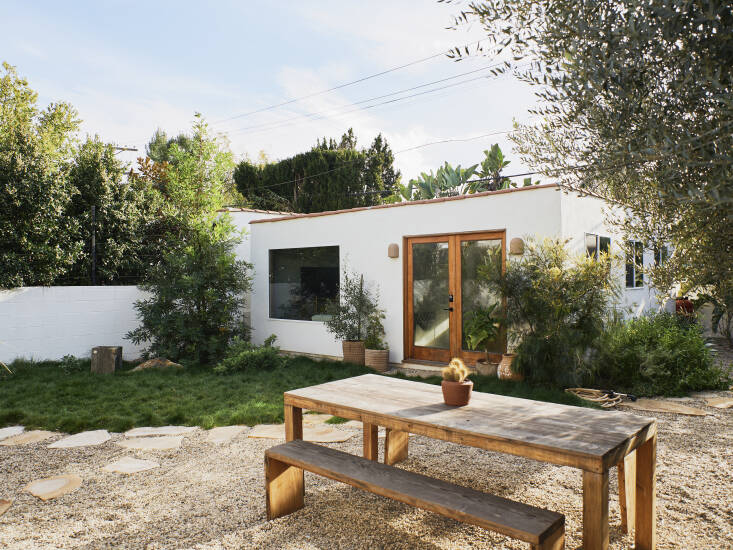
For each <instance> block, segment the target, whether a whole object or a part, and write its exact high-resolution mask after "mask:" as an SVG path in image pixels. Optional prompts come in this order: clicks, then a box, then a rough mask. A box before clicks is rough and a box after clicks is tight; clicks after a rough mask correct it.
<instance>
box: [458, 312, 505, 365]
mask: <svg viewBox="0 0 733 550" xmlns="http://www.w3.org/2000/svg"><path fill="white" fill-rule="evenodd" d="M497 307H499V304H491V305H490V306H489V307H487V308H481V309H475V310H473V311H472V312H471V313H470V314H469V316H468V318H467V319H466V321H465V322H464V324H463V332H464V333H465V334H466V342H467V343H468V347H469V348H470V349H472V350H478V349H480V350H483V351H484V353H486V362H487V363H488V362H490V358H489V353H490V352H491V351H492V349H493V348H494V346H495V345H496V340H497V338H498V337H499V336H500V335H501V318H500V317H499V315H498V313H497V312H496V308H497Z"/></svg>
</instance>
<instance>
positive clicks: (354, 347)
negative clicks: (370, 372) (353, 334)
mask: <svg viewBox="0 0 733 550" xmlns="http://www.w3.org/2000/svg"><path fill="white" fill-rule="evenodd" d="M341 345H342V348H343V350H344V363H354V364H355V365H363V364H364V342H362V341H360V340H358V341H354V340H343V341H342V342H341Z"/></svg>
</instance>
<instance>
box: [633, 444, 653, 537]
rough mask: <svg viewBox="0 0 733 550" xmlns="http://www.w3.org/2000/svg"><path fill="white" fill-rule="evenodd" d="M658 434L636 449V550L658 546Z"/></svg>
mask: <svg viewBox="0 0 733 550" xmlns="http://www.w3.org/2000/svg"><path fill="white" fill-rule="evenodd" d="M656 471H657V436H656V434H655V435H653V436H652V437H651V438H650V439H648V440H647V441H646V442H644V443H642V444H641V445H640V446H639V447H638V448H637V449H636V522H635V530H634V540H635V542H636V544H635V547H636V550H655V548H656V547H657V525H656V524H657V481H656Z"/></svg>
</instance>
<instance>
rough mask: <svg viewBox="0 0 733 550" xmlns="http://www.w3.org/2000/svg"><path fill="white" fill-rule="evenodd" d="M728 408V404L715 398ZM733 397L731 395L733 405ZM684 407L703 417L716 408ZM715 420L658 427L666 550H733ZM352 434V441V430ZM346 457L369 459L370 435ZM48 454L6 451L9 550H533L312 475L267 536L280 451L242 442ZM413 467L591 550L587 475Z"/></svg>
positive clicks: (416, 460)
mask: <svg viewBox="0 0 733 550" xmlns="http://www.w3.org/2000/svg"><path fill="white" fill-rule="evenodd" d="M717 393H718V394H719V395H726V394H725V393H724V392H717ZM727 395H731V394H730V393H728V394H727ZM686 404H689V405H691V406H699V407H704V401H702V400H693V401H690V402H688V403H686ZM707 410H708V411H709V412H711V415H710V416H707V417H689V416H681V415H673V414H655V415H654V416H655V417H656V418H657V419H658V421H659V445H658V481H657V487H658V540H659V544H658V547H659V548H660V549H665V548H668V549H695V548H701V549H722V548H733V527H732V526H733V499H732V498H731V494H733V478H732V476H733V410H719V409H712V408H707ZM341 429H348V428H341ZM353 431H354V433H355V436H354V437H353V438H352V439H351V440H349V441H348V442H346V443H341V444H334V447H336V448H339V449H342V450H344V451H348V452H351V453H355V454H359V453H360V452H361V437H360V432H359V431H358V430H353ZM120 438H121V436H120V435H119V434H115V435H114V436H113V439H112V440H111V441H108V442H107V443H104V444H102V445H100V446H98V447H89V448H80V449H48V448H47V447H46V445H48V443H50V442H52V441H53V439H49V440H47V441H46V442H44V443H38V444H33V445H28V446H26V447H0V472H2V478H1V479H0V498H13V499H15V502H14V503H13V506H12V507H11V508H10V510H9V511H8V512H7V513H6V514H5V515H4V516H2V517H0V548H12V549H16V548H17V549H21V548H22V549H35V548H83V549H87V548H89V549H91V548H146V549H157V548H197V549H222V548H227V549H229V548H287V549H294V548H303V549H326V548H328V549H332V548H336V549H352V548H353V549H357V548H358V549H379V548H382V549H386V548H398V549H437V548H451V549H466V548H472V549H478V548H505V549H508V548H526V547H527V546H526V545H525V544H522V543H520V542H518V541H514V540H511V539H508V538H506V537H502V536H499V535H496V534H493V533H490V532H488V531H485V530H483V529H480V528H477V527H473V526H470V525H463V524H460V523H457V522H455V521H452V520H449V519H445V518H443V517H441V516H438V515H435V514H431V513H428V512H423V511H421V510H416V509H414V508H412V507H410V506H407V505H403V504H400V503H396V502H393V501H391V500H388V499H384V498H380V497H377V496H375V495H372V494H369V493H366V492H363V491H360V490H357V489H353V488H351V487H348V486H346V485H343V484H339V483H336V482H332V481H330V480H326V479H323V478H320V477H317V476H314V475H311V474H308V473H306V507H305V508H304V509H303V510H300V511H299V512H296V513H295V514H293V515H291V516H288V517H285V518H280V519H278V520H275V521H272V522H267V521H266V520H265V506H264V475H263V466H262V461H263V454H264V451H265V449H266V448H267V447H269V446H272V445H274V444H276V443H277V441H274V440H264V439H249V438H247V437H246V435H244V434H243V435H240V436H238V437H237V438H235V439H234V440H233V441H232V442H231V443H229V444H226V445H223V446H215V445H212V444H210V443H207V442H206V441H205V439H206V437H205V432H204V431H202V430H198V431H197V432H195V433H193V434H190V435H187V436H186V438H185V439H184V443H183V446H182V447H181V448H180V449H177V450H175V451H159V452H150V451H145V452H142V451H140V452H138V451H133V452H129V451H126V450H125V449H122V448H121V447H119V446H118V445H116V444H115V442H116V441H118V440H119V439H120ZM124 455H131V456H136V457H138V458H149V459H154V460H157V461H159V462H160V463H161V467H160V468H157V469H154V470H150V471H147V472H143V473H139V474H135V475H131V476H123V475H119V474H111V473H105V472H102V471H101V470H100V468H101V467H102V466H104V465H105V464H107V463H109V462H111V461H112V460H115V459H117V458H119V457H120V456H124ZM403 465H404V467H406V468H408V469H411V470H415V471H419V472H421V473H426V474H428V475H434V476H436V477H441V478H443V479H449V480H451V481H454V482H456V483H459V484H463V485H467V486H471V487H474V488H476V489H479V490H483V491H489V492H493V493H495V494H499V495H502V496H505V497H508V498H513V499H516V500H520V501H522V502H527V503H530V504H533V505H537V506H542V507H545V508H550V509H552V510H556V511H558V512H561V513H563V514H565V516H566V531H567V548H571V549H575V548H579V547H580V545H581V536H580V535H581V531H582V525H581V521H582V483H581V474H580V472H579V471H578V470H574V469H571V468H564V467H558V466H552V465H548V464H542V463H539V462H534V461H530V460H525V459H521V458H517V457H511V456H508V455H502V454H497V453H490V452H486V451H481V450H478V449H473V448H469V447H463V446H458V445H453V444H450V443H445V442H441V441H436V440H431V439H429V438H425V437H413V438H411V440H410V458H409V459H408V460H407V461H405V462H404V463H403ZM64 473H76V474H78V475H80V476H81V477H82V478H83V483H82V485H81V487H80V488H79V489H77V490H76V491H74V492H72V493H70V494H67V495H64V496H62V497H59V498H57V499H55V500H50V501H48V502H41V501H40V500H38V499H36V498H35V497H32V496H31V495H29V494H28V493H24V492H22V488H23V487H24V486H25V485H26V484H27V483H28V482H30V481H32V480H34V479H38V478H42V477H48V476H53V475H59V474H64ZM610 537H611V548H613V549H619V548H630V547H631V543H632V539H631V538H630V537H626V536H623V535H622V534H621V532H620V518H619V513H618V497H617V481H616V472H615V470H614V471H612V474H611V502H610Z"/></svg>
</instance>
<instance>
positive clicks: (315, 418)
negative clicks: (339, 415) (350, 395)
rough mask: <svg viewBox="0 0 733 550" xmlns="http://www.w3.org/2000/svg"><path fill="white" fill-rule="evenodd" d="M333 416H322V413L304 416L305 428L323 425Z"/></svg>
mask: <svg viewBox="0 0 733 550" xmlns="http://www.w3.org/2000/svg"><path fill="white" fill-rule="evenodd" d="M332 416H333V415H332V414H320V413H314V414H304V415H303V426H308V425H311V426H312V425H313V424H323V423H324V422H325V421H326V420H328V419H329V418H331V417H332Z"/></svg>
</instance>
